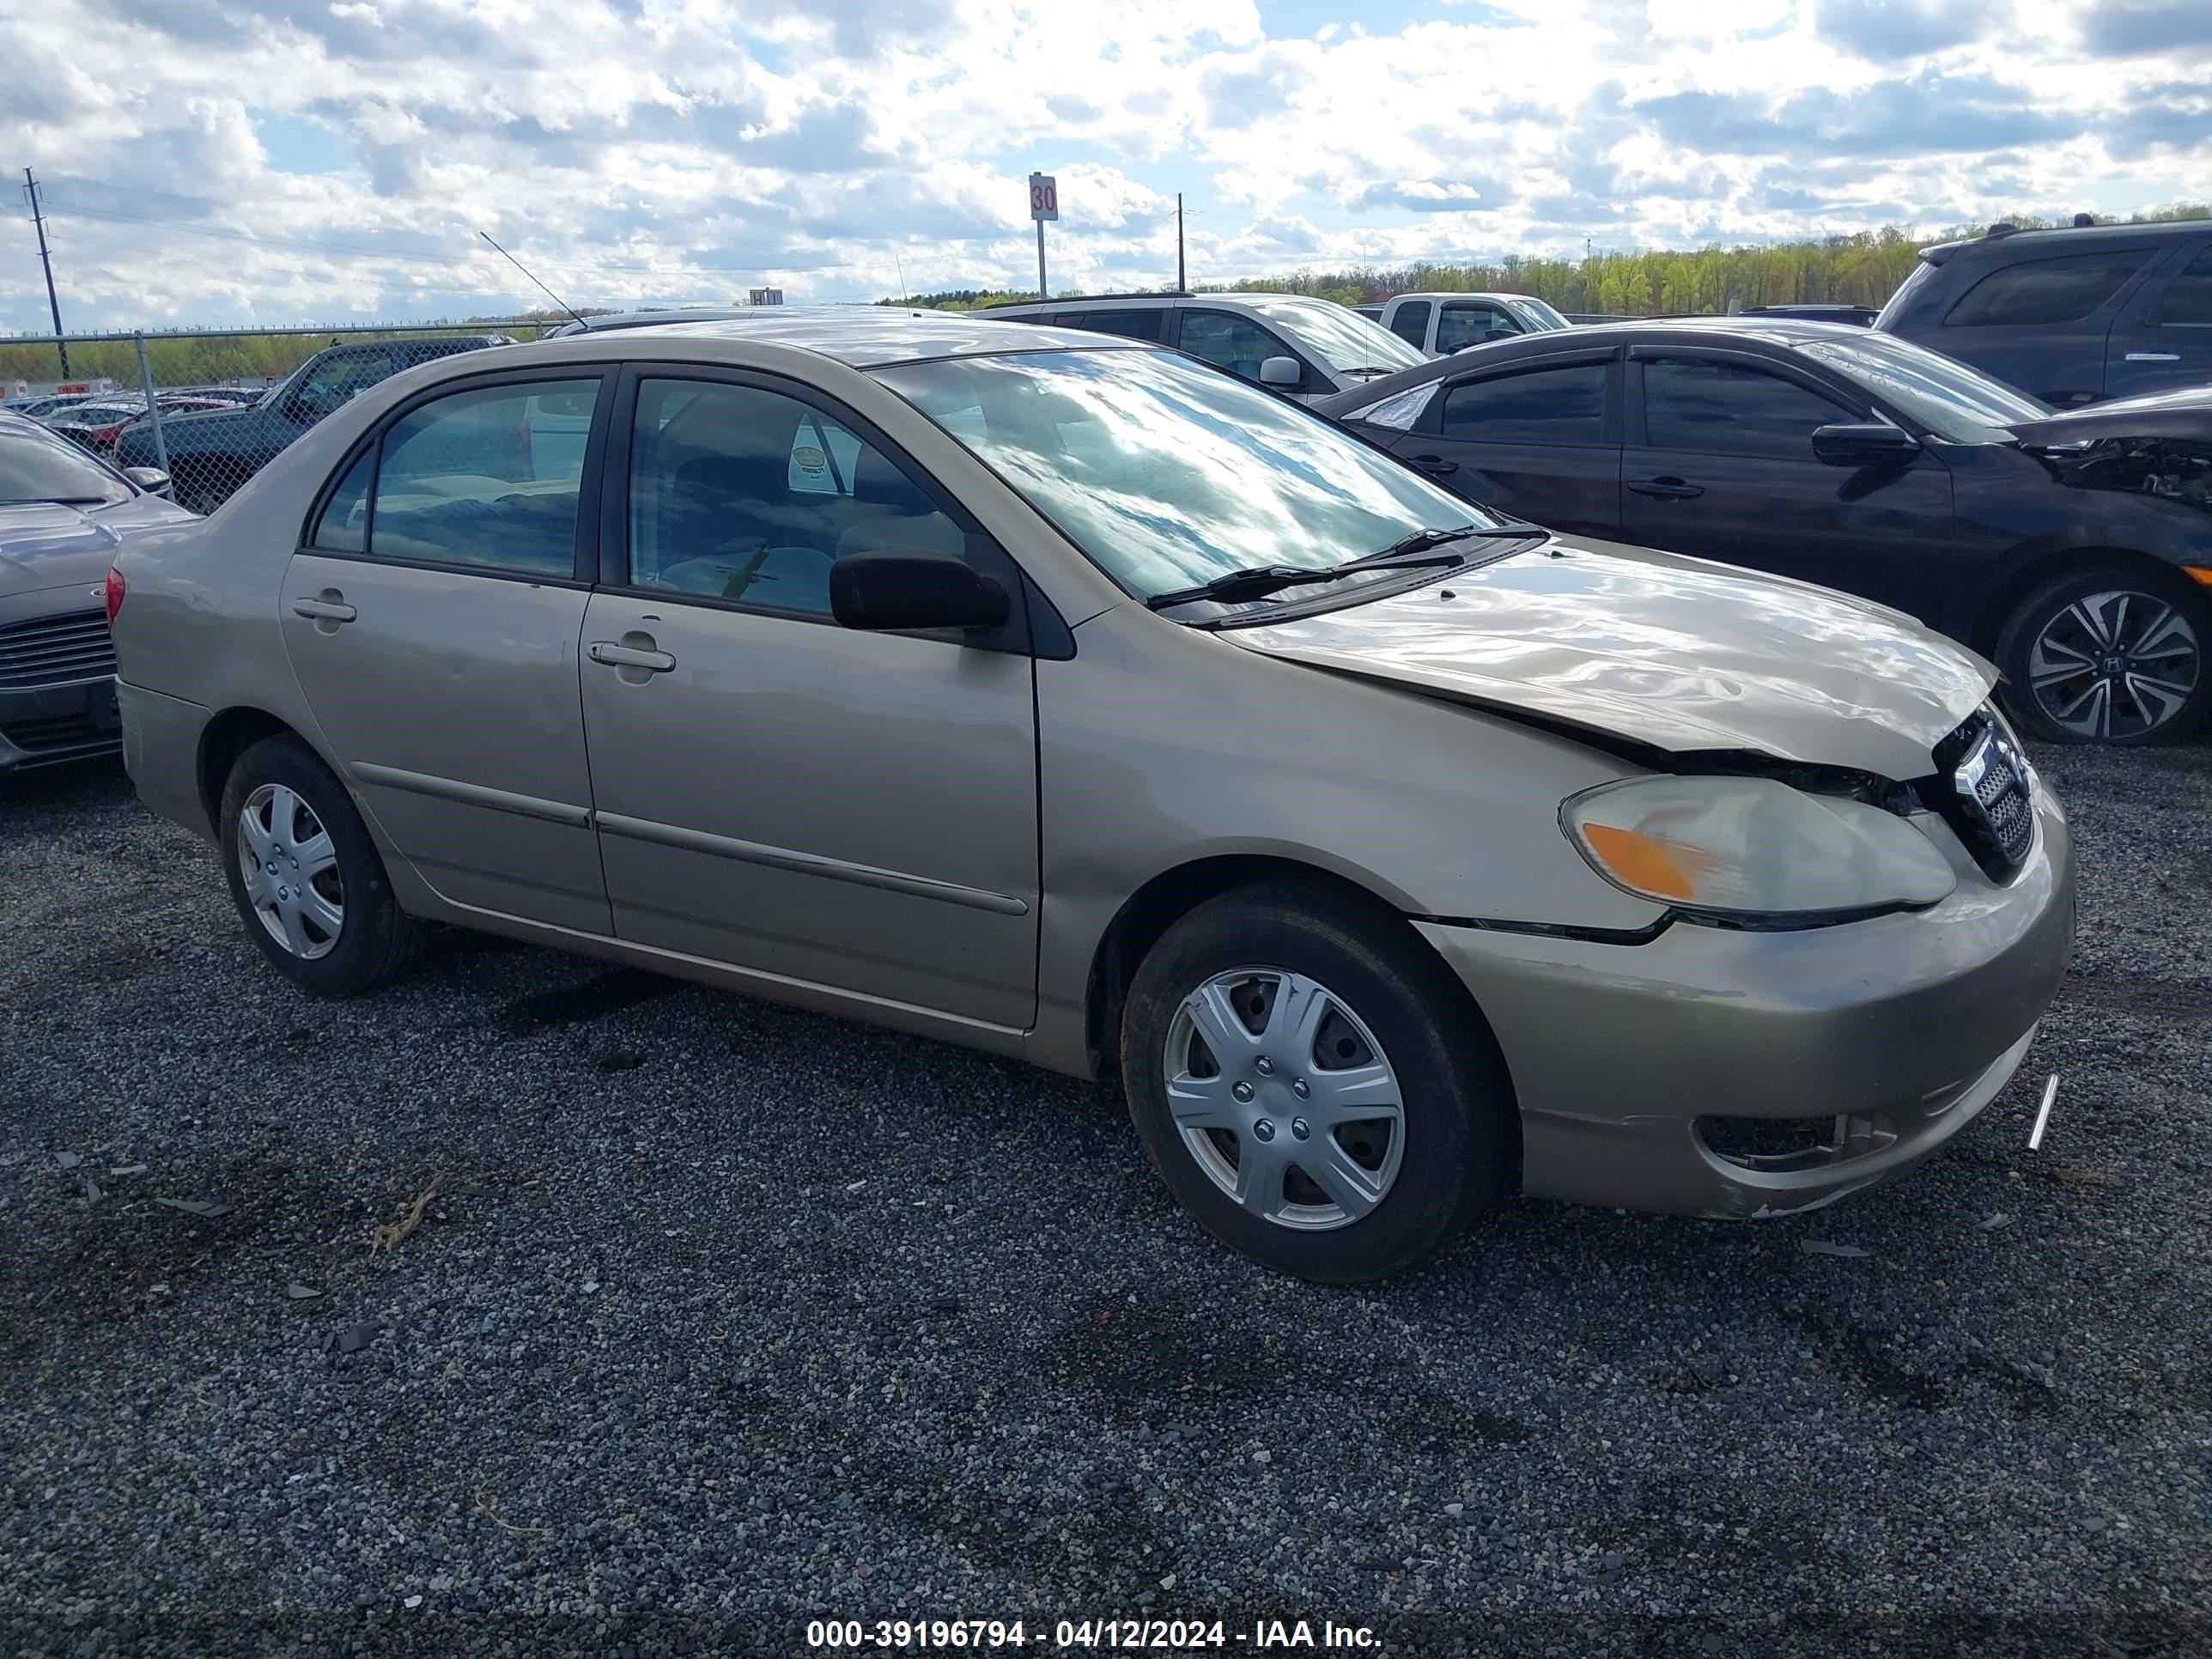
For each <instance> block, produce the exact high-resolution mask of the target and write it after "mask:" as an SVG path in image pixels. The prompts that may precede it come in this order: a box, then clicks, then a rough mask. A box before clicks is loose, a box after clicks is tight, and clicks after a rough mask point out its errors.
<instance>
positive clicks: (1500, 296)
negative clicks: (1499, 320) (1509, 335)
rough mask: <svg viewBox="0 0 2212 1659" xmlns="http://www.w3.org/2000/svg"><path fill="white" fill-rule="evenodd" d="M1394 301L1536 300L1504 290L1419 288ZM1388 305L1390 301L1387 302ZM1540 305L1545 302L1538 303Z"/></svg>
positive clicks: (1526, 295)
mask: <svg viewBox="0 0 2212 1659" xmlns="http://www.w3.org/2000/svg"><path fill="white" fill-rule="evenodd" d="M1390 298H1391V299H1392V300H1535V299H1536V296H1535V295H1533V294H1510V293H1508V292H1506V291H1505V290H1504V289H1490V288H1480V289H1467V288H1454V289H1442V288H1419V289H1407V291H1406V292H1405V293H1403V294H1394V295H1391V296H1390ZM1384 303H1385V304H1388V303H1389V301H1385V302H1384ZM1537 303H1538V304H1539V305H1541V304H1542V303H1543V301H1541V300H1538V301H1537Z"/></svg>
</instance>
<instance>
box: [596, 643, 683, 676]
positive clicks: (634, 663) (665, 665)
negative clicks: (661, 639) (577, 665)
mask: <svg viewBox="0 0 2212 1659" xmlns="http://www.w3.org/2000/svg"><path fill="white" fill-rule="evenodd" d="M588 654H589V655H590V657H591V659H592V661H593V662H596V663H603V664H605V665H606V666H607V667H609V668H642V669H644V670H645V671H647V672H648V673H653V674H665V673H666V672H668V671H669V670H670V669H671V668H673V667H675V666H676V659H675V658H673V657H671V656H670V655H669V654H668V653H666V652H665V651H644V650H641V649H639V648H638V647H636V646H634V645H617V644H616V643H615V642H614V641H612V640H593V641H592V644H591V649H590V651H589V653H588Z"/></svg>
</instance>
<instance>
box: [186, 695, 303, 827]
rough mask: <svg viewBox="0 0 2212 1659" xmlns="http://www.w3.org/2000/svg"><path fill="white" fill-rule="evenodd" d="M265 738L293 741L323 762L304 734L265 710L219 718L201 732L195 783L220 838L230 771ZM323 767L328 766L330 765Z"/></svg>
mask: <svg viewBox="0 0 2212 1659" xmlns="http://www.w3.org/2000/svg"><path fill="white" fill-rule="evenodd" d="M263 738H293V739H295V741H297V742H298V743H300V744H301V745H302V746H304V747H305V748H306V749H307V750H308V752H309V753H311V754H315V755H316V757H317V758H318V759H320V758H321V757H320V755H319V753H318V751H317V750H316V749H315V745H314V744H313V742H312V741H310V740H309V738H308V737H307V734H306V733H305V732H301V730H300V729H299V728H298V727H297V726H293V725H292V724H290V723H289V721H286V720H281V719H279V718H278V717H277V716H276V715H275V714H270V712H269V711H268V710H267V709H265V708H253V707H252V706H250V705H240V706H239V707H235V708H226V709H224V710H223V711H222V713H220V714H216V716H215V717H214V718H213V719H211V720H209V721H208V723H207V724H206V726H204V727H202V728H201V731H200V744H199V753H198V755H197V757H195V760H194V765H193V781H194V782H195V783H196V784H197V787H198V789H199V797H200V805H202V806H204V808H206V810H207V816H208V822H209V823H210V824H212V825H214V826H215V828H216V833H217V834H220V833H221V832H222V790H223V786H224V785H225V784H226V783H228V782H229V781H230V771H231V768H233V767H234V766H235V765H237V764H238V757H240V755H243V754H244V753H245V752H246V750H248V749H251V748H252V746H253V745H254V744H257V743H259V742H260V741H261V740H262V739H263ZM327 764H329V763H328V762H327V761H325V765H327Z"/></svg>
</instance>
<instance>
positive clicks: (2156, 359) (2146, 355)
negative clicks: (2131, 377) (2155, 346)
mask: <svg viewBox="0 0 2212 1659" xmlns="http://www.w3.org/2000/svg"><path fill="white" fill-rule="evenodd" d="M2128 361H2129V362H2131V363H2178V362H2180V361H2181V354H2180V353H2179V352H2178V351H2130V353H2128Z"/></svg>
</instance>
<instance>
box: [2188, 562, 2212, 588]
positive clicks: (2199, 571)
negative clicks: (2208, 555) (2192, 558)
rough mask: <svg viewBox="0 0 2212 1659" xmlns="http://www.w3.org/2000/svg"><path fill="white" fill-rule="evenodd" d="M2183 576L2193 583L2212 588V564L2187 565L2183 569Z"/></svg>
mask: <svg viewBox="0 0 2212 1659" xmlns="http://www.w3.org/2000/svg"><path fill="white" fill-rule="evenodd" d="M2181 574H2183V575H2185V576H2186V577H2188V578H2189V580H2191V581H2193V582H2203V584H2204V586H2207V587H2212V564H2185V565H2184V566H2182V567H2181Z"/></svg>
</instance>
